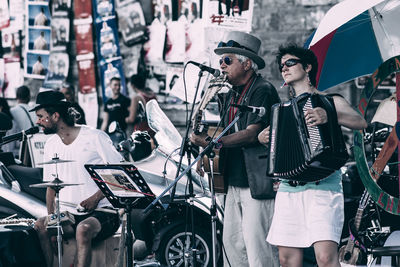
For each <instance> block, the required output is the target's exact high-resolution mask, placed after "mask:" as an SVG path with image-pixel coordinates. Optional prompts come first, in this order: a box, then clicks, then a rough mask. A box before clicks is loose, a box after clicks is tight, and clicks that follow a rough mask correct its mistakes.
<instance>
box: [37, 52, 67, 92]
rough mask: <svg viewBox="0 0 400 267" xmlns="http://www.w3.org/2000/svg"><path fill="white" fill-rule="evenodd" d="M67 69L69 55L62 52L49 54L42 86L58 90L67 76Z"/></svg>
mask: <svg viewBox="0 0 400 267" xmlns="http://www.w3.org/2000/svg"><path fill="white" fill-rule="evenodd" d="M68 69H69V55H68V54H67V53H62V52H51V53H50V58H49V66H48V69H47V74H46V79H45V81H44V84H43V86H44V87H46V88H53V89H56V88H60V87H61V84H62V83H63V82H64V81H65V80H66V78H67V76H68Z"/></svg>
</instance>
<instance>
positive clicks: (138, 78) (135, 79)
mask: <svg viewBox="0 0 400 267" xmlns="http://www.w3.org/2000/svg"><path fill="white" fill-rule="evenodd" d="M130 82H131V84H132V85H133V86H135V87H136V88H137V89H139V90H143V89H144V88H145V87H146V76H145V74H144V73H142V74H134V75H132V76H131V78H130Z"/></svg>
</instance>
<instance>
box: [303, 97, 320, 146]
mask: <svg viewBox="0 0 400 267" xmlns="http://www.w3.org/2000/svg"><path fill="white" fill-rule="evenodd" d="M312 108H313V106H312V104H311V98H310V97H309V98H308V99H307V101H306V103H305V105H304V107H303V113H305V112H306V111H307V110H308V109H312ZM307 128H308V133H309V141H310V144H311V147H312V151H311V153H312V152H314V151H315V150H316V148H317V147H318V145H319V144H320V142H321V136H320V134H319V129H318V126H308V125H307Z"/></svg>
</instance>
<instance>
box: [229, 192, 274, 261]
mask: <svg viewBox="0 0 400 267" xmlns="http://www.w3.org/2000/svg"><path fill="white" fill-rule="evenodd" d="M273 215H274V199H266V200H257V199H253V198H252V197H251V194H250V189H249V188H241V187H235V186H229V188H228V193H227V196H226V202H225V213H224V229H223V230H224V231H223V245H224V247H225V251H226V256H227V258H228V260H227V259H226V257H225V255H224V266H225V267H229V266H231V267H245V266H249V267H279V256H278V249H277V248H276V247H275V246H273V245H271V244H269V243H267V241H266V237H267V234H268V231H269V227H270V225H271V222H272V217H273ZM228 261H229V263H228ZM229 264H230V265H229Z"/></svg>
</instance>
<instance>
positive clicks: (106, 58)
mask: <svg viewBox="0 0 400 267" xmlns="http://www.w3.org/2000/svg"><path fill="white" fill-rule="evenodd" d="M96 33H97V34H96V36H97V47H98V55H99V63H100V64H105V63H106V62H110V61H112V60H114V58H116V57H120V56H121V52H120V50H119V42H118V30H117V24H116V21H115V19H110V20H107V21H103V22H101V23H97V24H96Z"/></svg>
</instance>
